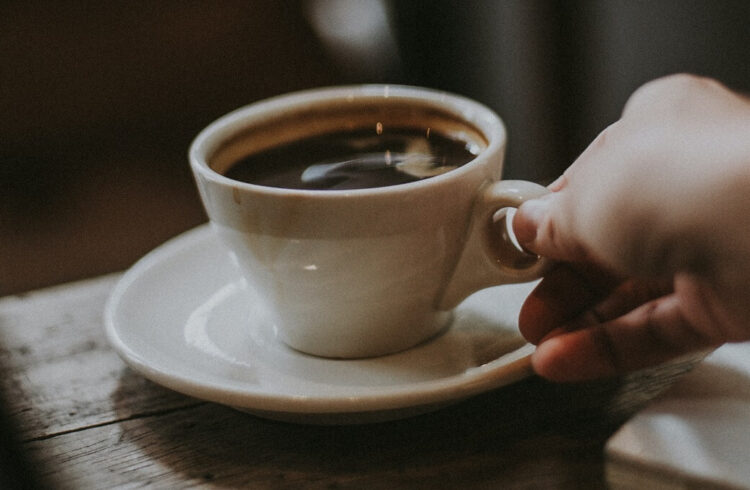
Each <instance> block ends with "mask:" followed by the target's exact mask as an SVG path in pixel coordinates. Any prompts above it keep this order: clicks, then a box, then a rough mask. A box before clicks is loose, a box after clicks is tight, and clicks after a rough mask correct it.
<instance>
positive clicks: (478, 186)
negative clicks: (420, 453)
mask: <svg viewBox="0 0 750 490" xmlns="http://www.w3.org/2000/svg"><path fill="white" fill-rule="evenodd" d="M385 136H388V137H391V139H390V140H388V141H387V143H385V146H383V144H381V143H382V141H381V140H382V139H383V138H384V137H385ZM436 141H437V143H436ZM332 142H335V143H332ZM373 145H374V146H373ZM389 145H392V146H389ZM505 145H506V132H505V128H504V126H503V123H502V121H501V120H500V118H499V117H498V116H497V115H496V114H495V113H494V112H493V111H491V110H490V109H488V108H487V107H485V106H483V105H481V104H479V103H477V102H475V101H472V100H470V99H467V98H464V97H462V96H458V95H454V94H448V93H444V92H440V91H435V90H431V89H424V88H417V87H407V86H393V85H361V86H344V87H333V88H322V89H313V90H307V91H302V92H297V93H292V94H288V95H283V96H279V97H275V98H271V99H268V100H265V101H261V102H257V103H254V104H251V105H249V106H246V107H243V108H241V109H238V110H236V111H234V112H231V113H229V114H227V115H226V116H224V117H221V118H220V119H218V120H217V121H215V122H214V123H212V124H210V125H209V126H208V127H207V128H206V129H204V130H203V131H202V132H201V133H200V134H199V135H198V136H197V137H196V139H195V140H194V142H193V143H192V145H191V147H190V151H189V158H190V165H191V169H192V171H193V174H194V176H195V180H196V183H197V186H198V190H199V193H200V196H201V199H202V202H203V204H204V207H205V209H206V212H207V214H208V217H209V220H210V222H211V226H212V227H213V229H214V230H215V232H216V233H217V235H218V236H219V238H220V243H223V245H224V246H225V248H226V250H227V252H228V253H229V255H230V256H231V257H232V260H233V262H234V263H236V264H237V266H238V268H239V269H240V270H241V271H242V274H243V277H244V279H245V280H246V282H247V287H248V290H249V293H248V294H255V295H256V296H257V298H258V299H259V301H257V303H258V304H259V305H261V306H262V309H263V310H262V311H256V312H255V313H254V314H256V315H257V318H256V319H255V321H263V322H265V324H264V327H265V328H269V329H273V331H274V332H275V335H276V336H277V338H278V339H279V340H280V341H282V342H284V343H286V344H287V345H288V346H290V347H292V348H293V349H296V350H298V351H302V352H304V353H308V354H312V355H316V356H324V357H333V358H358V357H372V356H380V355H384V354H389V353H393V352H397V351H401V350H405V349H408V348H410V347H412V346H414V345H417V344H419V343H421V342H424V341H426V340H427V339H430V338H431V337H433V336H436V335H438V334H439V333H440V332H441V331H443V330H444V329H446V328H448V326H449V324H450V321H451V315H452V313H451V312H452V310H453V309H454V308H455V307H456V306H457V305H458V304H459V303H460V302H461V301H462V300H463V299H465V298H466V297H468V296H469V295H470V294H472V293H474V292H476V291H478V290H479V289H482V288H486V287H490V286H495V285H500V284H508V283H518V282H526V281H531V280H533V279H536V278H539V277H540V276H541V275H542V273H543V272H544V270H545V268H546V265H547V261H546V260H545V259H543V258H540V257H537V256H533V255H530V254H528V253H526V252H524V251H522V250H520V249H519V248H518V247H516V246H515V245H514V244H513V241H512V239H511V236H510V235H511V232H510V231H509V229H510V227H509V226H507V223H506V216H507V213H508V210H509V209H512V208H516V207H518V206H519V205H520V204H521V203H522V202H524V201H525V200H527V199H530V198H536V197H540V196H541V195H543V194H545V193H546V192H547V191H546V189H545V188H544V187H542V186H540V185H537V184H534V183H531V182H526V181H507V180H501V174H502V166H503V156H504V150H505ZM334 147H335V148H334ZM330 148H334V149H333V150H330V151H329V149H330ZM349 151H355V152H358V156H356V157H353V158H350V157H349V156H347V155H344V153H346V152H349ZM454 154H460V155H459V156H460V158H458V159H455V158H454V156H455V155H454ZM363 155H364V156H363ZM378 155H379V156H378ZM414 155H417V156H416V157H414ZM373 156H378V158H381V157H382V158H381V160H382V161H380V163H376V164H372V162H371V160H372V158H373ZM321 158H322V159H323V160H324V161H323V162H321V161H320V159H321ZM427 160H430V161H432V162H433V163H434V162H437V163H436V164H434V165H432V167H429V168H428V171H427V173H429V175H430V176H426V175H423V174H424V173H425V172H424V171H422V170H419V169H420V168H421V169H424V168H425V166H424V165H423V163H424V161H427ZM352 161H355V162H356V163H354V164H352V163H351V162H352ZM414 161H417V162H418V165H417V168H418V170H417V171H413V170H408V169H407V170H404V169H405V167H408V165H411V163H407V164H403V162H414ZM240 162H244V163H243V164H242V165H243V166H244V167H246V169H245V170H246V171H248V172H249V176H246V177H242V179H243V180H240V177H237V176H235V175H234V174H233V169H235V168H237V166H238V165H239V164H240ZM248 162H249V163H248ZM269 162H270V163H269ZM363 162H365V163H363ZM394 162H395V163H394ZM311 167H314V169H315V171H314V172H312V173H313V174H314V175H313V178H312V181H310V179H308V180H307V181H305V178H304V177H303V176H301V174H304V173H305V171H307V174H310V171H309V169H310V168H311ZM430 168H431V169H432V170H430ZM321 169H322V170H321ZM435 169H437V170H435ZM357 172H359V173H360V174H361V173H363V172H364V173H365V174H366V177H367V178H366V179H365V180H364V181H361V179H360V180H358V181H356V182H355V183H354V184H352V185H351V186H348V185H347V184H346V182H345V181H346V179H348V178H349V177H348V174H357ZM367 172H372V173H371V174H367ZM377 172H380V173H382V174H383V175H385V177H384V178H385V181H379V180H378V179H379V178H380V177H378V179H376V182H374V183H373V182H370V181H369V180H368V179H370V178H371V177H372V175H375V174H376V173H377ZM388 172H389V174H388V175H391V174H394V175H395V176H396V177H395V178H396V179H397V180H396V181H390V180H389V179H391V177H392V176H391V177H389V176H388V175H386V173H388ZM344 174H347V175H344ZM413 174H417V175H413ZM321 175H322V177H321ZM378 175H380V174H378ZM355 180H356V179H355ZM342 182H344V185H343V186H342ZM362 182H364V184H363V183H362ZM249 321H250V319H249Z"/></svg>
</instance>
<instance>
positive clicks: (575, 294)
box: [518, 264, 620, 344]
mask: <svg viewBox="0 0 750 490" xmlns="http://www.w3.org/2000/svg"><path fill="white" fill-rule="evenodd" d="M619 283H620V279H619V278H617V277H616V276H614V275H613V274H611V273H609V272H608V271H605V270H603V269H600V268H598V267H596V266H594V265H590V264H576V265H573V264H558V265H557V266H556V267H555V268H554V269H552V270H551V271H549V272H548V273H547V274H545V277H544V279H542V281H541V282H540V283H539V285H537V287H536V288H535V289H534V291H532V292H531V294H529V296H528V297H527V298H526V301H525V302H524V304H523V306H522V307H521V311H520V313H519V318H518V325H519V329H520V331H521V334H522V335H523V336H524V337H525V338H526V339H527V340H528V341H529V342H531V343H533V344H537V343H539V342H540V341H541V339H543V338H544V337H546V336H547V335H549V333H550V332H552V331H554V329H556V328H558V327H559V326H560V325H561V324H566V323H568V322H570V321H571V320H573V319H574V318H576V317H578V316H580V315H581V313H582V312H583V311H585V310H587V309H589V308H591V306H592V305H594V304H596V303H597V302H599V301H600V300H601V299H602V298H605V297H607V296H608V295H609V294H610V292H611V291H612V289H613V288H615V287H616V285H617V284H619Z"/></svg>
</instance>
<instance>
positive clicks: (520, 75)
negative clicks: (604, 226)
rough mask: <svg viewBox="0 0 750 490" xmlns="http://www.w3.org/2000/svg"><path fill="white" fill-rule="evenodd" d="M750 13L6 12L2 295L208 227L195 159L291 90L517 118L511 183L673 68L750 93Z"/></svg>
mask: <svg viewBox="0 0 750 490" xmlns="http://www.w3.org/2000/svg"><path fill="white" fill-rule="evenodd" d="M748 26H750V2H748V1H744V0H737V1H730V0H723V1H722V0H708V1H698V0H663V1H645V0H630V1H626V0H602V1H562V0H560V1H553V0H550V1H542V0H511V1H500V0H497V1H491V0H485V1H478V0H477V1H459V0H453V1H446V0H432V1H378V0H364V1H356V0H339V1H332V0H329V1H320V0H318V1H315V0H310V1H270V0H269V1H249V2H230V1H225V2H189V1H182V2H168V1H164V2H137V1H135V2H133V1H128V2H124V1H123V2H91V3H87V2H37V1H26V2H4V3H1V4H0V114H1V115H2V117H0V296H1V295H4V294H11V293H19V292H22V291H26V290H29V289H34V288H37V287H41V286H45V285H50V284H56V283H60V282H65V281H70V280H74V279H79V278H83V277H88V276H92V275H98V274H102V273H105V272H110V271H117V270H123V269H125V268H127V267H128V266H129V265H131V264H132V263H133V262H134V261H135V260H137V259H138V258H139V257H140V256H142V255H143V254H144V253H146V252H147V251H149V250H151V249H152V248H154V247H155V246H157V245H159V244H160V243H162V242H163V241H165V240H166V239H168V238H169V237H172V236H174V235H176V234H178V233H179V232H181V231H184V230H186V229H189V228H191V227H193V226H196V225H197V224H199V223H202V222H203V221H205V215H204V214H203V211H202V209H201V206H200V203H199V200H198V197H197V193H196V191H195V188H194V184H193V181H192V178H191V176H190V174H189V171H188V166H187V159H186V153H187V148H188V145H189V144H190V141H191V140H192V138H193V137H194V136H195V135H196V133H197V132H198V131H200V129H201V128H203V127H204V126H205V125H206V124H208V123H209V122H211V121H212V120H214V119H215V118H217V117H219V116H221V115H222V114H224V113H226V112H228V111H230V110H232V109H235V108H237V107H240V106H242V105H245V104H248V103H250V102H253V101H256V100H259V99H262V98H265V97H268V96H272V95H276V94H281V93H284V92H289V91H292V90H297V89H303V88H309V87H315V86H321V85H333V84H344V83H364V82H378V83H405V84H413V85H423V86H428V87H434V88H440V89H446V90H450V91H453V92H457V93H460V94H464V95H467V96H469V97H472V98H475V99H477V100H479V101H481V102H484V103H485V104H487V105H489V106H490V107H492V108H494V109H495V110H496V111H497V112H498V113H499V114H500V115H501V117H503V119H504V120H505V122H506V124H507V126H508V130H509V134H510V143H509V149H508V161H507V163H506V172H505V175H506V177H513V178H525V179H530V180H535V181H538V182H541V183H547V182H549V181H551V180H553V179H554V178H555V177H556V176H557V175H559V174H560V173H561V172H562V171H563V170H564V169H565V168H566V167H567V166H568V165H569V164H570V163H571V162H572V161H573V160H574V159H575V157H576V155H577V154H579V153H580V152H581V151H582V150H583V149H584V148H585V146H586V145H587V144H588V142H589V141H590V140H591V139H592V138H593V137H594V136H596V134H597V133H598V132H599V131H601V130H602V129H603V128H604V127H605V126H606V125H608V124H609V123H611V122H613V121H614V120H616V119H617V117H618V114H619V112H620V110H621V108H622V106H623V104H624V103H625V101H626V100H627V97H628V95H629V94H630V93H631V92H632V91H633V90H634V89H636V88H637V87H638V86H639V85H641V84H642V83H644V82H646V81H648V80H651V79H653V78H655V77H658V76H662V75H666V74H669V73H674V72H693V73H698V74H703V75H709V76H713V77H715V78H718V79H719V80H721V81H723V82H724V83H726V84H727V85H729V86H731V87H733V88H735V89H738V90H741V91H749V90H750V29H749V28H748Z"/></svg>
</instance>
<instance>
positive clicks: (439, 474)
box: [0, 275, 695, 489]
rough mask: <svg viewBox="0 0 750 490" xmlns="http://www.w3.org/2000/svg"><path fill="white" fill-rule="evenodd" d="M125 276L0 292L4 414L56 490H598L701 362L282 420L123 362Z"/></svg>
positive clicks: (534, 382) (533, 380) (532, 381)
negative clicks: (159, 379) (120, 324)
mask: <svg viewBox="0 0 750 490" xmlns="http://www.w3.org/2000/svg"><path fill="white" fill-rule="evenodd" d="M118 277H119V276H118V275H112V276H105V277H102V278H98V279H94V280H89V281H84V282H80V283H73V284H69V285H64V286H61V287H56V288H51V289H46V290H42V291H38V292H34V293H32V294H28V295H24V296H20V297H7V298H3V299H0V327H1V330H0V331H1V332H2V339H1V341H2V349H1V350H0V362H1V363H2V365H3V368H4V370H5V372H6V376H4V377H3V380H2V388H3V390H4V392H5V394H6V398H7V399H8V404H9V407H8V409H9V411H10V413H11V418H12V420H13V421H14V422H15V423H16V425H17V427H18V428H19V431H20V436H21V439H22V441H23V446H24V448H25V450H26V453H27V454H28V456H29V458H30V459H31V460H32V461H33V462H34V465H35V468H36V469H37V471H38V472H39V474H40V476H41V477H42V478H43V479H44V480H45V481H48V482H53V486H55V487H56V488H75V489H82V488H83V489H85V488H102V487H107V488H117V487H121V488H130V487H142V486H147V487H153V488H176V487H180V488H185V487H230V488H236V487H252V488H300V487H303V488H363V487H364V488H444V487H460V488H472V487H474V488H475V487H482V488H486V487H490V488H493V487H502V488H536V487H540V488H575V489H586V488H602V487H603V486H604V456H603V447H604V443H605V441H606V440H607V438H608V437H609V435H611V434H612V433H613V432H614V430H615V429H616V428H617V427H618V426H619V424H620V423H621V422H622V421H623V420H625V419H626V418H627V417H628V416H629V415H630V414H632V413H633V412H634V411H635V410H637V409H638V408H639V407H641V406H642V405H643V404H644V403H646V402H647V401H648V400H650V399H651V398H653V397H654V396H656V395H657V394H658V393H659V392H661V391H662V390H663V389H664V388H665V387H667V386H669V385H670V384H671V383H672V382H673V381H674V380H675V379H676V378H677V377H679V376H680V375H681V374H682V373H684V372H685V371H686V370H688V369H690V367H691V366H692V365H693V364H694V363H695V360H694V359H689V360H684V361H681V362H677V363H672V364H670V365H667V366H663V367H661V368H658V369H655V370H650V371H644V372H641V373H637V374H635V375H632V376H629V377H627V378H623V379H614V380H608V381H602V382H593V383H584V384H573V385H558V384H552V383H548V382H545V381H544V380H542V379H539V378H536V377H532V378H529V379H526V380H524V381H521V382H519V383H516V384H513V385H511V386H508V387H505V388H503V389H500V390H496V391H493V392H490V393H486V394H483V395H480V396H477V397H474V398H472V399H470V400H467V401H465V402H462V403H459V404H456V405H454V406H451V407H448V408H445V409H443V410H440V411H437V412H434V413H430V414H426V415H422V416H418V417H413V418H410V419H406V420H400V421H395V422H388V423H381V424H372V425H352V426H305V425H294V424H286V423H279V422H273V421H269V420H264V419H260V418H257V417H254V416H251V415H247V414H245V413H241V412H238V411H235V410H233V409H230V408H227V407H223V406H219V405H216V404H213V403H207V402H202V401H199V400H195V399H192V398H189V397H186V396H183V395H180V394H178V393H174V392H172V391H169V390H167V389H164V388H162V387H160V386H158V385H156V384H154V383H151V382H149V381H147V380H145V379H143V378H141V377H140V376H138V375H137V374H135V373H134V372H132V371H131V370H130V369H128V368H127V367H125V365H124V364H123V363H122V362H121V361H120V360H119V358H118V357H117V356H116V355H115V353H114V352H113V351H112V350H111V349H110V348H109V346H108V345H107V343H106V339H105V335H104V329H103V323H102V312H103V307H104V303H105V301H106V298H107V295H108V294H109V291H110V290H111V288H112V287H113V286H114V284H115V282H116V280H117V279H118Z"/></svg>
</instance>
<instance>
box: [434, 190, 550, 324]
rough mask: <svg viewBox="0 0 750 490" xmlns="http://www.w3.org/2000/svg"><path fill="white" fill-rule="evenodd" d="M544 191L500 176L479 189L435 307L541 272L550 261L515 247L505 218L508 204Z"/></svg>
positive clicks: (446, 306) (449, 305) (447, 306)
mask: <svg viewBox="0 0 750 490" xmlns="http://www.w3.org/2000/svg"><path fill="white" fill-rule="evenodd" d="M547 193H549V191H548V190H547V188H546V187H544V186H541V185H539V184H535V183H533V182H528V181H524V180H501V181H498V182H494V183H492V184H489V185H487V186H486V187H484V188H483V189H482V190H481V191H480V193H479V196H478V198H477V201H476V203H475V204H474V209H473V212H472V219H471V223H470V224H469V230H468V232H467V235H466V236H467V239H466V242H465V244H464V247H463V251H462V252H461V256H460V258H459V259H458V263H457V265H456V267H455V269H454V272H453V275H452V276H451V278H450V280H449V281H448V286H447V287H446V289H445V292H444V293H443V295H442V300H441V303H440V305H439V309H441V310H449V309H452V308H454V307H455V306H456V305H458V304H459V303H460V302H461V301H463V300H464V299H465V298H466V297H467V296H469V295H470V294H472V293H474V292H476V291H478V290H479V289H482V288H486V287H489V286H497V285H500V284H511V283H519V282H527V281H532V280H534V279H538V278H539V277H541V276H542V274H544V272H545V271H546V270H547V269H548V267H549V265H550V261H549V260H547V259H545V258H543V257H539V256H537V255H532V254H530V253H528V252H525V251H523V250H521V249H520V248H518V246H516V245H515V244H514V243H513V241H512V239H511V237H510V233H509V231H508V228H509V227H508V225H506V219H507V215H508V210H509V208H517V207H518V206H520V205H521V204H522V203H523V202H524V201H527V200H529V199H535V198H538V197H542V196H543V195H545V194H547Z"/></svg>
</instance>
